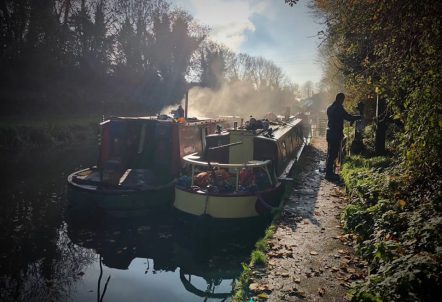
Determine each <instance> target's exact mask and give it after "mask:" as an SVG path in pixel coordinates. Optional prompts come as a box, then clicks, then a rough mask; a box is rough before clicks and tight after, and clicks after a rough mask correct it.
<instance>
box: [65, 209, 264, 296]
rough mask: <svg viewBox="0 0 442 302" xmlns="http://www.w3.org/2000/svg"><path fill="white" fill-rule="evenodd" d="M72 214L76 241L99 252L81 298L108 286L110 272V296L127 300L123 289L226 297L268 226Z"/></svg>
mask: <svg viewBox="0 0 442 302" xmlns="http://www.w3.org/2000/svg"><path fill="white" fill-rule="evenodd" d="M120 216H122V215H120ZM68 218H69V219H68V235H69V237H70V239H71V240H72V242H74V243H75V244H77V245H79V246H81V247H84V248H87V249H91V250H94V252H95V253H96V254H98V255H99V256H98V257H97V258H96V262H95V263H94V264H93V265H92V266H91V267H90V268H89V269H88V271H87V272H85V276H86V274H87V275H88V278H87V279H84V280H83V281H85V284H83V285H82V287H77V293H76V294H75V295H73V299H74V300H78V301H80V300H81V299H84V298H86V299H89V300H91V299H92V297H93V296H94V295H95V291H94V290H93V288H94V287H96V288H97V291H98V289H100V290H103V289H104V285H105V280H107V278H108V277H109V276H111V278H110V279H109V282H108V287H107V289H106V292H105V296H104V297H105V300H106V301H118V300H121V299H122V298H123V297H122V294H121V293H122V292H126V293H127V294H128V296H127V297H129V298H130V300H136V299H138V298H141V297H143V298H141V299H142V300H145V301H198V300H201V301H211V300H213V301H220V300H221V301H224V300H226V299H227V298H228V297H230V296H231V294H232V288H233V284H234V282H235V280H236V278H238V277H239V275H240V273H241V262H243V261H245V259H246V258H247V257H248V255H249V254H250V251H251V249H252V247H253V245H254V243H255V242H256V240H257V237H258V236H260V235H262V231H263V225H262V224H259V223H256V222H253V223H245V224H241V225H238V224H237V225H235V226H226V225H224V226H223V227H222V229H221V228H219V226H217V225H213V224H211V223H210V222H207V221H187V220H183V219H181V218H179V217H178V216H177V215H176V213H175V212H174V211H162V212H160V213H159V212H155V213H145V214H144V215H142V216H140V215H136V216H134V217H116V216H115V215H108V214H107V213H103V212H101V213H100V212H98V213H95V214H94V215H93V217H91V216H90V215H89V213H85V214H81V213H80V214H79V213H70V214H69V215H68ZM100 259H101V261H102V264H103V273H102V278H101V279H100ZM94 276H95V278H96V279H95V280H94V278H93V277H94ZM90 277H92V278H90ZM99 281H100V283H101V284H100V285H98V282H99ZM128 292H130V293H128ZM146 295H147V296H148V297H149V298H146V297H145V296H146ZM97 297H98V296H97Z"/></svg>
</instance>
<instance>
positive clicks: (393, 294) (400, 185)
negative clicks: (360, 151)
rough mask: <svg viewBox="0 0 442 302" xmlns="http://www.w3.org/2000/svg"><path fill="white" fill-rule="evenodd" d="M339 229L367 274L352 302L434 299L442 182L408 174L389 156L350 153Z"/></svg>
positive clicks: (440, 281)
mask: <svg viewBox="0 0 442 302" xmlns="http://www.w3.org/2000/svg"><path fill="white" fill-rule="evenodd" d="M342 176H343V179H344V181H345V184H346V188H347V191H348V193H349V196H350V198H351V203H350V204H349V205H348V206H347V207H346V208H345V210H344V213H343V222H344V227H345V229H346V230H347V231H349V232H352V233H354V237H355V239H356V240H355V243H356V250H357V252H358V253H359V254H360V255H361V257H362V258H363V259H364V260H365V261H367V262H368V263H369V271H370V274H369V276H367V278H366V279H365V280H364V282H361V283H360V284H358V285H357V286H356V288H355V289H354V295H353V301H374V302H376V301H401V302H402V301H436V300H437V299H438V298H437V297H438V296H440V295H439V292H440V288H441V287H442V276H441V273H440V272H441V271H442V265H441V263H442V261H441V260H442V203H441V201H442V198H441V197H442V195H441V194H442V193H441V192H442V181H441V178H440V175H437V174H433V175H426V176H424V178H422V176H421V177H419V178H416V177H413V175H411V174H410V172H409V171H407V169H406V168H405V167H404V166H403V165H402V164H401V163H400V162H399V161H398V160H397V159H395V158H389V157H371V158H365V157H360V156H354V157H350V158H348V159H347V160H346V163H345V164H344V167H343V171H342Z"/></svg>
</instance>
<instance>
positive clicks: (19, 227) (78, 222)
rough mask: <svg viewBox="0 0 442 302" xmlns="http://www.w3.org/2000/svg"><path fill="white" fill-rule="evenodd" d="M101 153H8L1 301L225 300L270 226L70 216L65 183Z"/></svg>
mask: <svg viewBox="0 0 442 302" xmlns="http://www.w3.org/2000/svg"><path fill="white" fill-rule="evenodd" d="M96 153H97V152H96V145H94V144H93V143H90V144H83V145H79V146H74V147H70V148H54V149H51V150H47V149H46V150H34V151H33V152H27V153H24V154H2V160H1V161H0V167H1V168H2V172H3V173H2V176H1V181H0V183H1V184H0V189H1V190H0V198H1V200H0V301H165V302H167V301H229V300H230V297H231V295H232V288H233V284H234V282H235V280H236V279H237V278H238V277H239V275H240V273H241V262H244V261H246V260H247V257H248V256H249V255H250V252H251V250H252V249H253V246H254V243H255V242H256V240H257V239H258V238H259V237H261V236H262V234H263V230H264V226H263V225H262V224H248V225H240V226H239V225H236V226H223V227H220V226H216V225H211V224H207V223H206V222H203V221H196V222H195V221H186V220H184V219H181V218H180V217H179V216H178V215H176V214H177V213H176V212H175V211H173V209H171V210H166V211H161V212H144V213H143V212H121V211H120V212H113V213H108V212H105V211H101V210H96V209H90V210H87V211H84V212H75V213H74V212H71V211H69V210H68V206H67V205H68V200H67V198H66V196H65V186H66V177H67V175H68V174H69V173H71V172H72V171H75V170H78V169H81V168H83V167H87V166H90V165H93V164H94V161H95V158H96ZM71 202H72V201H71Z"/></svg>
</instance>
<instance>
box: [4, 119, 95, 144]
mask: <svg viewBox="0 0 442 302" xmlns="http://www.w3.org/2000/svg"><path fill="white" fill-rule="evenodd" d="M101 120H102V117H98V116H90V117H73V116H44V117H43V116H35V117H34V116H31V117H24V116H20V117H17V116H11V117H2V119H1V122H0V150H1V151H6V152H21V151H24V150H29V149H33V148H39V147H51V146H60V145H67V144H76V143H81V142H84V141H86V140H94V139H97V135H98V124H99V122H100V121H101Z"/></svg>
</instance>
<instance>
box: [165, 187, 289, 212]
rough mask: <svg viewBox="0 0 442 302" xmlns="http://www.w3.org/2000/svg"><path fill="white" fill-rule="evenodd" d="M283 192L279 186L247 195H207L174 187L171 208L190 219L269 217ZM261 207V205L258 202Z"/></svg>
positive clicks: (282, 188)
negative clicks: (195, 217)
mask: <svg viewBox="0 0 442 302" xmlns="http://www.w3.org/2000/svg"><path fill="white" fill-rule="evenodd" d="M283 192H284V185H283V183H278V185H277V186H276V187H275V188H272V189H270V190H267V191H262V192H258V194H256V193H249V194H245V193H244V194H219V193H218V194H216V193H212V194H207V193H205V192H202V191H197V192H192V191H190V190H188V189H185V188H180V187H178V186H176V187H175V202H174V207H175V208H176V209H177V210H179V211H181V212H184V213H187V214H190V215H193V216H202V215H206V216H210V217H211V218H214V219H224V220H236V219H248V218H254V217H259V216H262V215H265V214H270V212H271V209H272V208H274V207H277V206H278V205H279V203H280V201H281V197H282V194H283ZM263 202H264V203H265V205H262V203H263Z"/></svg>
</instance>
